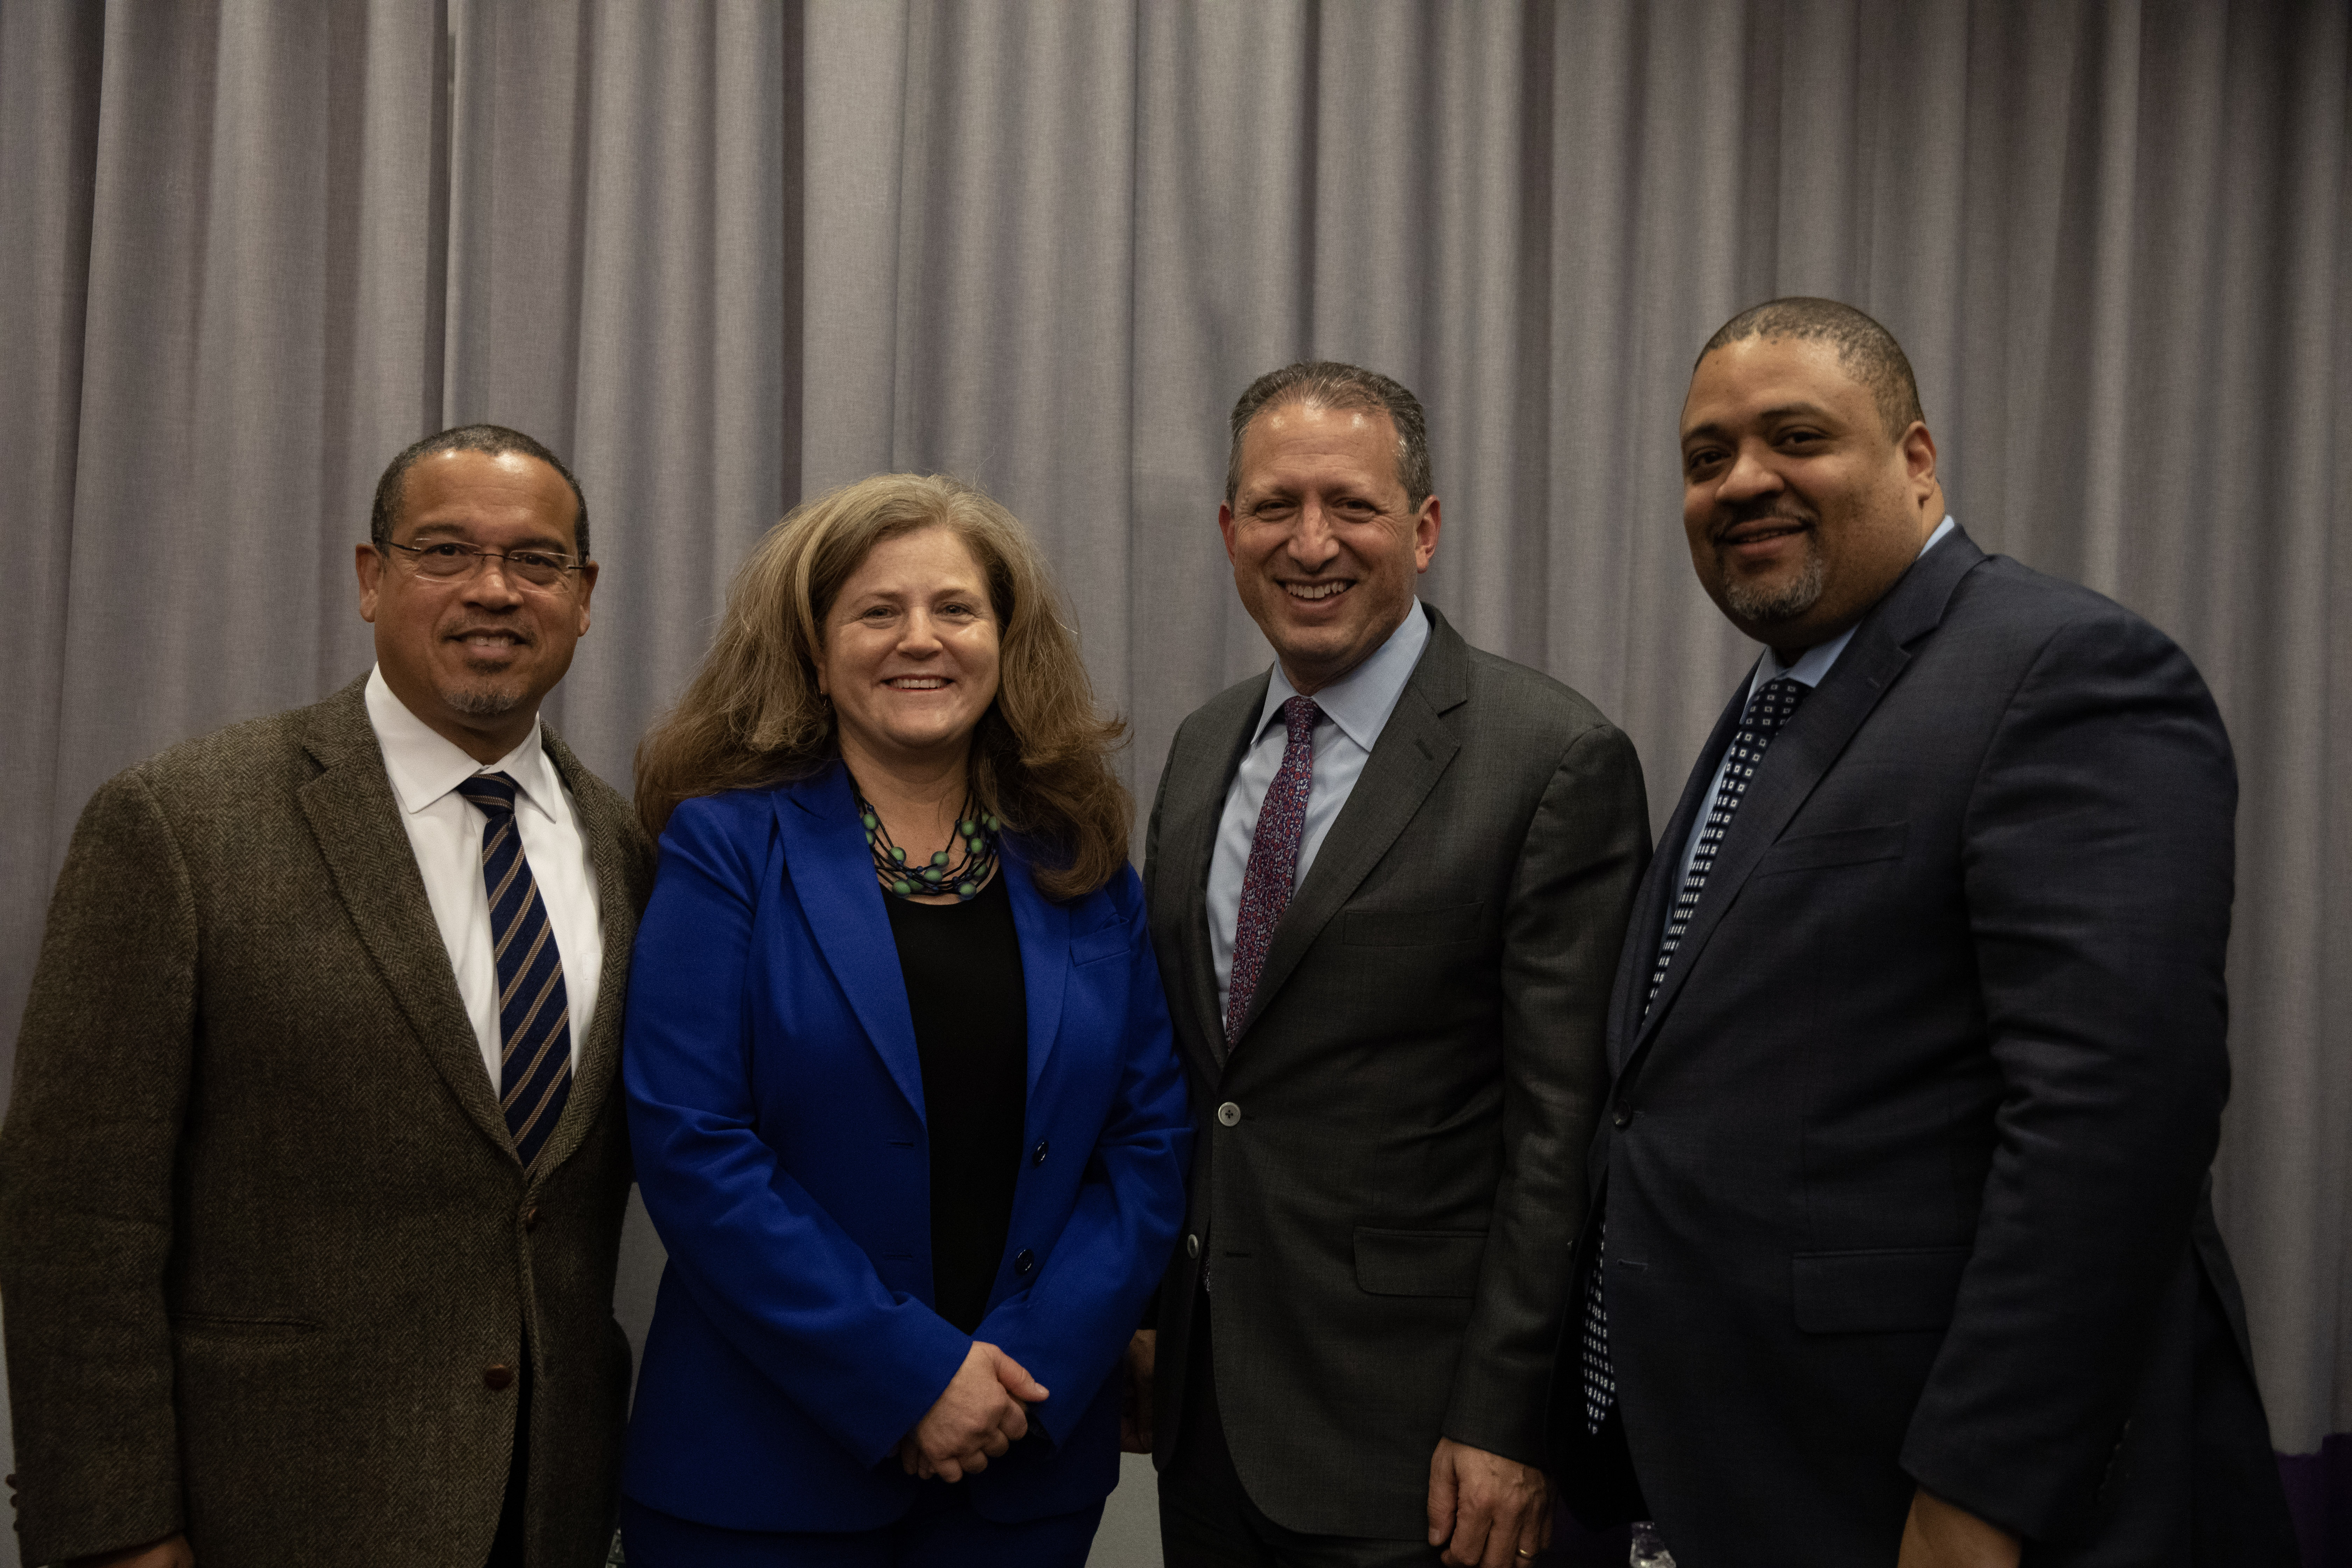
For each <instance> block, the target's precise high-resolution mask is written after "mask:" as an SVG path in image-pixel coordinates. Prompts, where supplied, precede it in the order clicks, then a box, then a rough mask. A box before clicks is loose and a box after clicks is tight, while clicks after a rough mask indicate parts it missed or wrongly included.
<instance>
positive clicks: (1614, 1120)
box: [1609, 1106, 1633, 1127]
mask: <svg viewBox="0 0 2352 1568" xmlns="http://www.w3.org/2000/svg"><path fill="white" fill-rule="evenodd" d="M1609 1125H1611V1126H1612V1127H1631V1126H1632V1125H1633V1112H1632V1111H1630V1110H1625V1109H1624V1108H1623V1107H1622V1106H1620V1107H1619V1108H1618V1110H1617V1114H1616V1115H1614V1116H1612V1117H1611V1118H1610V1119H1609Z"/></svg>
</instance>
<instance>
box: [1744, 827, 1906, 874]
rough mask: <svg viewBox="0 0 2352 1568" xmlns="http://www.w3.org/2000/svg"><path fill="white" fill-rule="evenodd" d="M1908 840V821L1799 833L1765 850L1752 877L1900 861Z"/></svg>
mask: <svg viewBox="0 0 2352 1568" xmlns="http://www.w3.org/2000/svg"><path fill="white" fill-rule="evenodd" d="M1910 840H1911V825H1910V824H1909V823H1907V822H1880V823H1874V824H1872V825H1871V826H1866V827H1841V828H1838V829H1837V830H1835V831H1834V832H1831V833H1806V834H1800V835H1799V836H1798V837H1794V838H1783V839H1781V840H1780V842H1779V843H1778V844H1775V845H1774V846H1772V847H1771V848H1769V849H1767V850H1766V851H1764V853H1763V855H1762V857H1761V858H1759V859H1758V860H1757V862H1756V869H1755V870H1754V871H1753V872H1751V873H1750V875H1751V876H1757V877H1770V876H1775V875H1778V874H1779V873H1780V872H1783V871H1824V870H1827V869H1829V868H1831V867H1832V866H1864V865H1868V864H1869V863H1870V862H1872V861H1874V860H1900V859H1901V858H1903V851H1904V848H1905V847H1906V845H1908V844H1909V843H1910Z"/></svg>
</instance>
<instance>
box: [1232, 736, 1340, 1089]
mask: <svg viewBox="0 0 2352 1568" xmlns="http://www.w3.org/2000/svg"><path fill="white" fill-rule="evenodd" d="M1322 717H1323V710H1322V709H1320V708H1318V707H1317V706H1316V705H1315V702H1314V700H1313V699H1312V698H1307V697H1293V698H1291V699H1289V700H1287V701H1286V702H1284V703H1283V705H1282V722H1283V726H1284V730H1285V733H1286V740H1285V741H1284V743H1283V748H1282V766H1281V768H1280V769H1279V770H1278V771H1277V772H1276V773H1275V775H1274V783H1272V784H1268V785H1267V786H1266V790H1265V801H1264V803H1262V804H1261V805H1259V806H1258V808H1257V826H1256V827H1255V829H1253V830H1252V832H1251V834H1250V852H1249V866H1248V868H1247V869H1245V870H1244V872H1243V873H1242V907H1241V912H1240V914H1239V915H1237V916H1236V917H1235V919H1234V963H1233V969H1232V972H1231V973H1230V975H1229V976H1228V977H1227V980H1226V983H1225V1044H1226V1045H1228V1046H1230V1045H1232V1044H1233V1043H1234V1038H1235V1037H1238V1036H1239V1035H1240V1034H1241V1032H1242V1020H1243V1019H1244V1018H1246V1017H1247V1016H1249V1006H1250V999H1251V998H1252V997H1254V996H1255V995H1256V994H1257V981H1258V976H1259V975H1261V974H1263V973H1265V950H1266V946H1267V944H1268V943H1269V942H1272V941H1273V940H1274V928H1275V925H1276V922H1277V921H1280V920H1281V919H1282V911H1283V910H1286V909H1288V908H1289V907H1290V894H1291V889H1292V884H1293V883H1294V882H1296V881H1297V877H1298V841H1299V839H1300V838H1301V837H1303V836H1304V834H1305V833H1306V830H1307V791H1308V790H1309V789H1310V788H1312V787H1313V785H1314V783H1315V726H1316V723H1317V722H1318V721H1319V720H1321V719H1322Z"/></svg>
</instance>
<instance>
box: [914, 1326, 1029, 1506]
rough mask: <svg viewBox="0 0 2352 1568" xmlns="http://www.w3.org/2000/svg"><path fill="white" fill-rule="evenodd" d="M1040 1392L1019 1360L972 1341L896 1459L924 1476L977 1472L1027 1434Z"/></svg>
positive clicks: (948, 1476) (959, 1476) (955, 1477)
mask: <svg viewBox="0 0 2352 1568" xmlns="http://www.w3.org/2000/svg"><path fill="white" fill-rule="evenodd" d="M1045 1392H1046V1391H1045V1384H1042V1383H1039V1382H1038V1381H1037V1380H1036V1379H1035V1378H1034V1377H1031V1376H1030V1375H1029V1372H1028V1369H1027V1368H1026V1367H1024V1366H1023V1365H1022V1364H1021V1363H1019V1362H1017V1361H1014V1360H1013V1358H1012V1357H1011V1356H1009V1355H1006V1354H1005V1353H1004V1352H1003V1351H1001V1350H998V1349H997V1348H996V1347H995V1346H994V1345H992V1344H990V1343H988V1342H986V1341H984V1340H974V1341H973V1342H972V1343H971V1353H970V1354H968V1355H966V1356H965V1357H964V1360H963V1365H961V1367H959V1368H957V1369H956V1374H955V1376H954V1378H953V1379H952V1380H950V1382H949V1384H948V1386H947V1389H946V1391H945V1392H944V1393H942V1394H940V1396H939V1398H938V1399H937V1400H936V1401H934V1402H933V1403H932V1405H931V1407H930V1409H929V1411H928V1412H926V1413H925V1414H924V1416H923V1418H922V1420H920V1421H919V1422H918V1423H916V1425H915V1429H914V1430H913V1431H912V1432H909V1433H908V1434H907V1435H906V1436H904V1437H902V1438H900V1439H899V1441H898V1463H899V1465H900V1466H901V1467H903V1468H905V1470H906V1472H907V1473H908V1475H910V1476H919V1477H921V1478H922V1479H925V1480H929V1479H930V1478H931V1477H933V1476H939V1477H940V1478H942V1479H946V1480H950V1481H960V1480H961V1479H964V1477H965V1476H967V1475H976V1474H978V1473H979V1472H980V1471H982V1470H984V1469H986V1468H988V1461H989V1460H991V1459H992V1458H1000V1457H1002V1456H1003V1453H1004V1451H1005V1450H1006V1449H1008V1448H1010V1447H1013V1444H1015V1443H1017V1442H1019V1441H1020V1440H1021V1439H1022V1438H1023V1437H1025V1436H1028V1435H1029V1406H1030V1405H1034V1404H1036V1403H1037V1402H1038V1401H1039V1400H1041V1399H1044V1398H1045Z"/></svg>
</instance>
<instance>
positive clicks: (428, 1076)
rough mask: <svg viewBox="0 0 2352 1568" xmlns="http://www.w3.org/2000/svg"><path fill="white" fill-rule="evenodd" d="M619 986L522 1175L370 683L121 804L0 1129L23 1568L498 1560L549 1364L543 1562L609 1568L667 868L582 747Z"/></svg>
mask: <svg viewBox="0 0 2352 1568" xmlns="http://www.w3.org/2000/svg"><path fill="white" fill-rule="evenodd" d="M546 744H547V750H548V752H549V754H550V755H551V757H552V758H553V760H554V763H555V765H556V768H557V770H558V771H559V772H560V773H562V777H563V781H564V783H565V784H567V785H568V786H569V787H570V789H571V791H572V797H573V799H574V801H575V802H576V803H577V805H578V808H579V814H580V821H581V826H582V827H583V829H584V831H585V836H586V838H587V841H588V846H589V853H590V859H591V862H592V864H593V867H594V870H595V875H596V884H597V889H598V893H599V896H600V905H601V909H602V913H603V920H604V969H603V976H602V979H601V982H600V989H599V991H598V994H597V1003H596V1011H595V1017H594V1019H593V1024H592V1027H591V1033H590V1034H589V1036H588V1037H587V1038H586V1039H585V1040H584V1041H583V1046H582V1050H581V1054H580V1063H579V1073H578V1077H577V1079H576V1080H575V1082H574V1086H573V1089H572V1096H571V1099H570V1101H569V1102H568V1104H567V1105H566V1107H565V1109H564V1111H563V1117H562V1121H561V1122H560V1123H559V1124H558V1126H557V1128H556V1131H555V1132H554V1134H553V1136H552V1137H551V1140H550V1142H548V1144H547V1146H546V1149H545V1151H544V1152H543V1154H542V1156H541V1162H540V1167H539V1170H538V1171H537V1173H535V1174H534V1175H533V1176H532V1177H531V1178H530V1180H529V1181H526V1180H525V1179H524V1176H523V1173H522V1169H521V1167H520V1164H519V1163H517V1162H516V1159H515V1156H514V1152H513V1149H512V1147H511V1145H510V1143H509V1140H508V1135H507V1131H506V1125H505V1122H504V1121H503V1120H502V1119H501V1117H500V1114H499V1107H498V1102H497V1098H496V1095H495V1093H494V1092H493V1090H492V1088H491V1085H490V1081H489V1077H488V1074H487V1073H485V1072H484V1071H483V1068H482V1058H481V1054H480V1050H479V1047H478V1044H477V1042H476V1039H475V1036H474V1032H473V1029H472V1027H471V1026H470V1025H469V1024H468V1023H467V1016H466V1011H465V1007H464V1005H463V1004H462V1003H461V1002H460V1000H459V999H458V994H457V982H456V980H455V978H454V976H453V975H452V973H451V970H450V966H449V962H448V958H447V955H446V952H445V951H444V949H443V947H442V944H441V938H440V933H439V931H438V929H437V928H436V925H435V923H434V920H433V914H432V910H431V909H430V907H429V906H428V904H427V903H426V901H425V884H424V880H423V879H422V877H421V876H420V875H419V874H418V872H417V868H416V862H415V856H414V855H413V854H412V852H411V850H410V848H409V845H408V840H407V837H406V834H405V833H404V831H403V829H402V826H401V824H400V821H399V818H398V815H397V811H398V808H397V805H396V804H395V801H394V795H393V793H392V787H391V784H390V781H389V780H388V779H387V777H386V776H385V773H384V768H383V754H382V752H380V751H379V749H378V747H377V745H376V741H375V734H374V731H373V729H372V728H371V727H370V726H369V723H368V720H367V712H366V709H365V707H364V706H363V704H362V683H361V682H356V681H355V682H353V683H352V685H350V686H348V687H345V688H344V689H342V690H341V691H340V692H337V693H336V694H335V695H334V696H332V697H331V698H329V699H328V700H325V701H324V702H321V703H319V704H318V705H316V706H315V707H311V708H306V709H299V710H294V711H291V712H287V713H280V714H278V715H276V716H274V717H271V718H268V719H260V720H256V721H252V722H250V723H246V724H240V725H237V726H236V727H234V728H231V729H228V730H224V731H219V732H217V733H215V734H213V735H209V736H206V737H205V738H204V739H202V740H198V741H192V742H187V743H186V744H184V745H180V746H175V747H173V748H172V749H171V750H169V751H167V752H163V753H162V754H161V755H159V756H156V757H154V758H152V759H151V760H149V761H147V762H145V763H140V764H139V765H138V766H136V767H133V768H131V769H130V770H128V771H127V772H125V773H121V774H120V775H118V776H117V777H116V778H114V779H113V780H111V781H110V783H108V784H106V785H105V786H104V787H103V788H102V789H100V791H99V792H98V794H97V795H95V796H93V797H92V798H91V800H90V803H89V806H88V808H87V809H85V811H84V812H83V814H82V818H81V822H80V826H79V827H78V828H77V829H76V831H75V834H74V839H73V846H72V849H71V851H70V853H69V854H68V858H67V860H66V866H65V870H64V873H63V874H62V876H61V877H60V878H59V879H58V889H57V894H56V898H55V900H54V901H53V902H52V904H51V906H50V910H49V921H48V930H47V937H46V939H45V941H44V942H43V945H42V950H41V958H40V964H39V967H38V969H37V972H36V974H35V977H34V982H33V989H32V995H31V1000H30V1002H29V1003H28V1005H26V1014H25V1025H24V1030H23V1033H22V1034H21V1036H20V1037H19V1038H18V1041H17V1054H16V1088H15V1092H14V1098H13V1099H12V1100H11V1102H10V1105H9V1108H8V1117H7V1122H6V1126H5V1130H0V1292H5V1301H6V1328H7V1352H8V1376H9V1388H10V1394H11V1399H12V1403H13V1406H14V1411H13V1414H14V1418H15V1426H16V1474H17V1480H18V1483H19V1495H18V1503H17V1507H18V1520H17V1528H18V1530H19V1531H20V1536H21V1545H22V1548H23V1552H24V1556H25V1561H26V1563H45V1562H48V1561H50V1560H52V1559H57V1558H64V1557H69V1556H73V1555H77V1554H79V1553H84V1552H98V1551H101V1550H105V1549H108V1548H112V1547H121V1546H126V1545H131V1544H136V1543H139V1542H146V1541H152V1540H154V1539H157V1538H159V1537H162V1536H164V1535H168V1534H170V1533H172V1532H173V1531H178V1530H185V1531H187V1533H188V1536H189V1538H190V1541H191V1543H192V1544H193V1546H194V1550H195V1553H196V1560H197V1562H199V1563H203V1564H204V1565H205V1568H248V1565H251V1568H277V1565H279V1564H303V1563H320V1564H329V1563H332V1564H336V1565H338V1568H343V1565H348V1564H351V1563H371V1564H384V1565H387V1568H389V1565H394V1564H415V1565H416V1568H451V1565H453V1564H457V1565H470V1564H475V1563H480V1562H481V1561H482V1560H483V1558H484V1556H485V1555H486V1554H487V1552H488V1550H489V1545H490V1537H491V1534H492V1532H493V1531H494V1530H495V1528H496V1526H497V1522H498V1517H499V1505H500V1500H501V1498H502V1496H503V1494H504V1490H505V1483H506V1476H507V1468H508V1461H509V1455H510V1453H511V1445H512V1443H513V1441H514V1436H515V1412H516V1408H517V1396H518V1389H517V1388H516V1387H515V1386H514V1385H512V1384H509V1386H506V1387H503V1388H499V1387H493V1386H490V1384H494V1383H498V1382H500V1381H503V1380H501V1379H500V1378H499V1377H498V1376H497V1374H495V1373H487V1369H489V1368H491V1367H494V1366H505V1367H512V1366H514V1365H516V1364H517V1363H518V1362H519V1361H520V1359H521V1358H522V1357H523V1356H525V1355H528V1356H529V1357H530V1367H531V1373H532V1378H533V1382H532V1387H531V1419H530V1493H529V1495H530V1561H531V1562H532V1563H534V1564H549V1565H560V1568H571V1565H573V1564H579V1565H582V1568H586V1565H588V1564H593V1563H601V1562H603V1560H604V1551H605V1543H606V1541H607V1539H608V1537H609V1532H610V1529H611V1522H612V1518H613V1514H614V1508H615V1499H616V1490H615V1486H616V1479H617V1471H618V1466H619V1459H620V1447H621V1431H622V1425H623V1421H624V1418H625V1407H626V1401H627V1396H628V1386H629V1353H628V1346H627V1343H626V1342H625V1340H624V1339H623V1337H622V1334H621V1331H620V1329H619V1327H618V1326H617V1325H616V1324H615V1323H614V1321H613V1313H612V1300H613V1275H614V1261H615V1257H616V1254H617V1252H618V1248H619V1242H620V1231H621V1217H622V1213H623V1209H624V1206H625V1203H626V1200H627V1195H628V1187H629V1179H630V1177H629V1157H628V1137H627V1129H626V1126H625V1121H624V1119H623V1112H622V1106H621V1094H620V1089H619V1084H618V1077H619V1065H620V1048H621V1018H622V1012H623V1006H624V1003H625V984H626V977H627V973H628V962H629V950H630V947H631V944H632V942H633V940H634V937H635V929H636V917H637V913H638V911H639V910H641V909H642V908H643V906H644V903H645V899H646V892H647V890H648V889H649V887H650V884H651V881H652V876H653V852H652V849H651V847H650V846H649V845H648V844H647V843H646V839H645V837H644V836H643V834H642V833H640V832H639V830H638V828H637V826H636V822H635V817H634V816H632V815H631V813H630V811H629V808H628V806H627V805H626V803H625V802H624V801H623V800H622V798H621V797H620V795H617V794H615V793H614V791H613V790H612V789H611V788H610V787H608V786H607V785H605V784H604V783H603V782H601V781H600V780H598V779H597V778H596V777H595V776H594V775H593V774H592V773H589V772H588V771H587V770H586V769H585V768H583V767H582V766H581V765H580V763H579V762H578V761H577V760H576V759H575V758H573V756H572V753H571V752H570V751H569V750H567V749H566V748H565V747H564V745H563V743H562V742H561V741H558V740H557V739H555V737H554V736H553V735H552V734H549V735H548V736H547V742H546Z"/></svg>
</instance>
